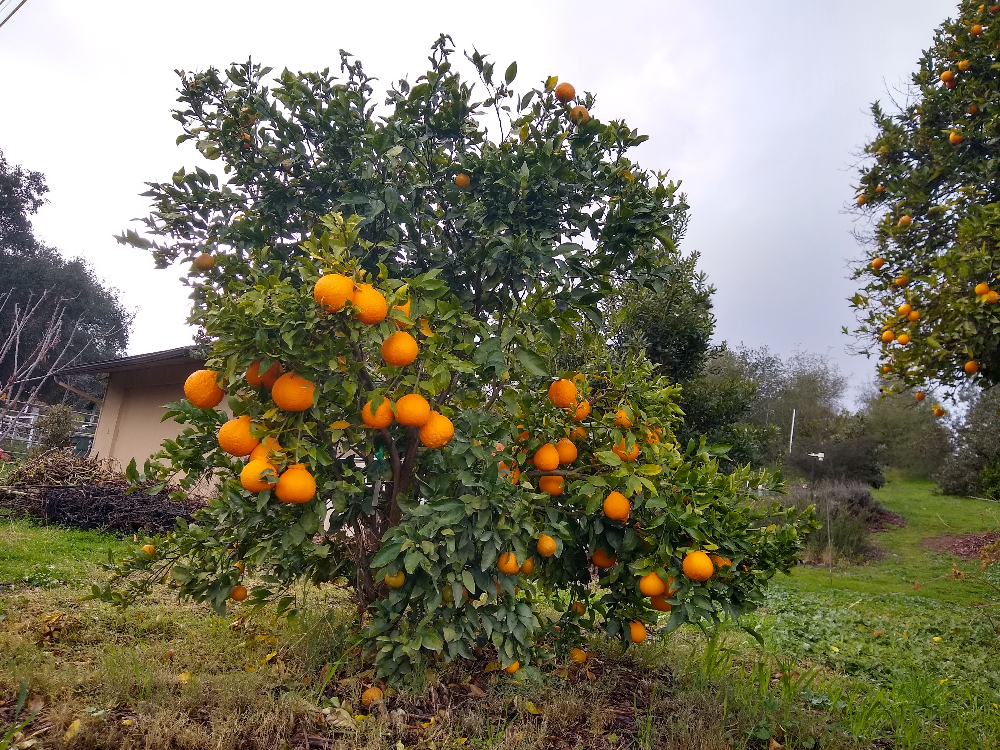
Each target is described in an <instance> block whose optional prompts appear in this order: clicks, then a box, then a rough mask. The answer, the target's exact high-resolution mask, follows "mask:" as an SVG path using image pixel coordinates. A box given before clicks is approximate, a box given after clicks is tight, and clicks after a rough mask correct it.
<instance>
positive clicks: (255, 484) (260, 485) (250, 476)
mask: <svg viewBox="0 0 1000 750" xmlns="http://www.w3.org/2000/svg"><path fill="white" fill-rule="evenodd" d="M268 469H270V470H271V471H272V472H274V473H275V474H277V473H278V472H277V470H276V469H275V468H274V465H273V464H272V463H271V462H270V461H268V460H267V459H266V458H252V459H250V460H249V461H247V465H246V466H244V467H243V471H241V472H240V484H242V485H243V489H245V490H246V491H247V492H263V491H264V490H266V489H270V487H271V484H270V482H268V481H267V477H263V476H261V474H263V473H264V472H265V471H267V470H268Z"/></svg>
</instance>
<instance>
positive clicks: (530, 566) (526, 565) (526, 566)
mask: <svg viewBox="0 0 1000 750" xmlns="http://www.w3.org/2000/svg"><path fill="white" fill-rule="evenodd" d="M520 570H521V572H522V573H524V575H526V576H530V575H531V574H532V573H534V572H535V558H533V557H529V558H528V559H527V560H525V561H524V562H523V563H521V568H520Z"/></svg>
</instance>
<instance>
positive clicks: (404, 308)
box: [392, 299, 410, 328]
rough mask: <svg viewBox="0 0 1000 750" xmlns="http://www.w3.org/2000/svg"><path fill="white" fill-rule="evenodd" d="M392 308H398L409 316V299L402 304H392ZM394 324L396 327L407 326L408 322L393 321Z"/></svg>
mask: <svg viewBox="0 0 1000 750" xmlns="http://www.w3.org/2000/svg"><path fill="white" fill-rule="evenodd" d="M392 309H393V310H399V311H400V312H401V313H403V315H405V316H406V317H410V300H409V299H407V300H406V302H404V303H403V304H402V305H393V307H392ZM393 322H394V323H395V324H396V328H409V327H410V324H409V323H405V322H403V321H402V320H395V321H393Z"/></svg>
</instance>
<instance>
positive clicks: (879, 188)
mask: <svg viewBox="0 0 1000 750" xmlns="http://www.w3.org/2000/svg"><path fill="white" fill-rule="evenodd" d="M875 192H876V193H878V194H879V195H881V194H882V193H883V192H885V188H884V187H882V186H881V185H878V186H877V187H876V188H875Z"/></svg>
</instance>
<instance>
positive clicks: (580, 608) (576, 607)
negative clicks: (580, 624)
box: [570, 602, 587, 617]
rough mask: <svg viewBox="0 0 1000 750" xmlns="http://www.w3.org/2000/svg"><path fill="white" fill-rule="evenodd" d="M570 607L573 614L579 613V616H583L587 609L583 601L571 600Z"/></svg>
mask: <svg viewBox="0 0 1000 750" xmlns="http://www.w3.org/2000/svg"><path fill="white" fill-rule="evenodd" d="M570 609H572V610H573V612H574V613H575V614H578V615H580V617H583V613H584V612H586V611H587V608H586V607H585V606H584V604H583V602H573V606H572V607H570Z"/></svg>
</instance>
